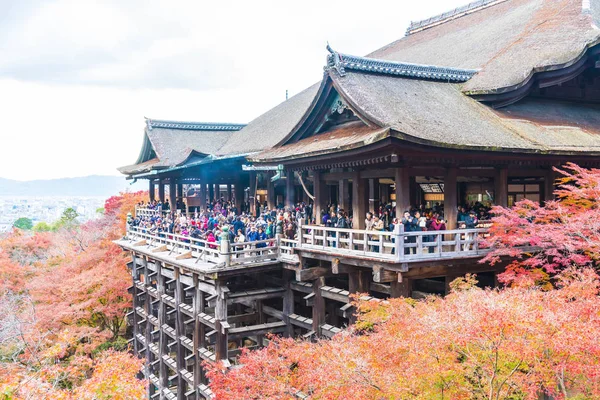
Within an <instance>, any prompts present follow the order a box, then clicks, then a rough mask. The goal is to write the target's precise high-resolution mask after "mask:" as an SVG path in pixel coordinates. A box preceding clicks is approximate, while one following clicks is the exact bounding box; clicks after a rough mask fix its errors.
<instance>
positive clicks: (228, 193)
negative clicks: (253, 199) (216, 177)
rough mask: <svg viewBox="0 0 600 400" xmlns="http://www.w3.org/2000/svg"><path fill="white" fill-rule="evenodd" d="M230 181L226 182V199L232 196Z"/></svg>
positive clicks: (229, 199) (228, 199)
mask: <svg viewBox="0 0 600 400" xmlns="http://www.w3.org/2000/svg"><path fill="white" fill-rule="evenodd" d="M231 193H232V191H231V183H228V184H227V201H231V199H232V197H231Z"/></svg>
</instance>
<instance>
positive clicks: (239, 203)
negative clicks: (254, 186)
mask: <svg viewBox="0 0 600 400" xmlns="http://www.w3.org/2000/svg"><path fill="white" fill-rule="evenodd" d="M244 181H245V180H244V178H243V177H242V176H238V178H237V180H236V181H235V187H234V189H235V193H234V194H235V206H236V208H237V213H238V214H241V213H242V209H243V207H244V192H245V190H246V184H245V183H244Z"/></svg>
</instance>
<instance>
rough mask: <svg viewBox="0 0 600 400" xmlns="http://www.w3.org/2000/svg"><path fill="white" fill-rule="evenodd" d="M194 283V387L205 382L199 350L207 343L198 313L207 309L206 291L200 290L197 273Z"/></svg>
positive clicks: (194, 276)
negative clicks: (205, 306)
mask: <svg viewBox="0 0 600 400" xmlns="http://www.w3.org/2000/svg"><path fill="white" fill-rule="evenodd" d="M192 279H193V283H194V293H193V295H192V296H193V297H192V298H193V300H192V301H193V308H194V340H193V348H194V350H193V351H194V367H193V372H194V387H198V385H199V384H200V383H202V382H203V379H204V369H203V368H202V365H201V364H202V359H201V358H200V356H199V355H198V350H199V349H200V348H201V347H204V346H205V345H206V330H205V328H204V324H203V323H201V322H200V320H199V319H198V315H199V314H201V313H203V312H204V311H205V309H204V304H205V301H204V292H203V291H202V290H200V288H199V287H198V282H199V281H200V279H199V277H198V275H197V274H194V275H193V277H192Z"/></svg>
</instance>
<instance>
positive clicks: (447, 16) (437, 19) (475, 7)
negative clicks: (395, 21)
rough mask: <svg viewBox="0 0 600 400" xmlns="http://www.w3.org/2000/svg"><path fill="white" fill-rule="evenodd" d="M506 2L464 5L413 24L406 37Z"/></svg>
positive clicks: (488, 0) (490, 0) (481, 0)
mask: <svg viewBox="0 0 600 400" xmlns="http://www.w3.org/2000/svg"><path fill="white" fill-rule="evenodd" d="M505 1H507V0H478V1H474V2H472V3H469V4H467V5H464V6H462V7H457V8H455V9H454V10H451V11H447V12H445V13H443V14H439V15H435V16H433V17H431V18H427V19H424V20H421V21H415V22H411V23H410V26H409V27H408V29H407V30H406V36H408V35H411V34H413V33H416V32H419V31H422V30H423V29H427V28H431V27H433V26H436V25H439V24H442V23H444V22H447V21H450V20H453V19H456V18H459V17H462V16H464V15H467V14H471V13H473V12H475V11H479V10H482V9H484V8H488V7H491V6H494V5H496V4H499V3H504V2H505Z"/></svg>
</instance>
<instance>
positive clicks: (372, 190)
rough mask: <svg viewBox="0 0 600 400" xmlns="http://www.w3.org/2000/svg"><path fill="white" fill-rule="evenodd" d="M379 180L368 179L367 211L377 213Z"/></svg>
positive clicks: (379, 198) (379, 197) (379, 196)
mask: <svg viewBox="0 0 600 400" xmlns="http://www.w3.org/2000/svg"><path fill="white" fill-rule="evenodd" d="M380 200H381V195H380V192H379V178H374V179H369V210H371V211H373V212H374V213H377V212H378V211H379V201H380Z"/></svg>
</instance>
